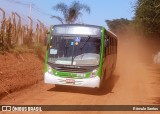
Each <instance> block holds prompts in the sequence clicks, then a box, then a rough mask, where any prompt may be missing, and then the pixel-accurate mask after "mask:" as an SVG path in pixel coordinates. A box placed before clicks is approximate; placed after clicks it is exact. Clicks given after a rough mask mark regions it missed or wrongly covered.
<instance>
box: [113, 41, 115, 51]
mask: <svg viewBox="0 0 160 114" xmlns="http://www.w3.org/2000/svg"><path fill="white" fill-rule="evenodd" d="M113 54H115V39H113Z"/></svg>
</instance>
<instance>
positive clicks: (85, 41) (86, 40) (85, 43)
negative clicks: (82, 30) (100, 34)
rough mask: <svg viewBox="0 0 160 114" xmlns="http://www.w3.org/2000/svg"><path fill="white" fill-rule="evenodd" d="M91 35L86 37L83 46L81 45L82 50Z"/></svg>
mask: <svg viewBox="0 0 160 114" xmlns="http://www.w3.org/2000/svg"><path fill="white" fill-rule="evenodd" d="M90 38H91V37H90V36H88V38H87V39H85V41H84V43H83V44H82V46H81V47H80V50H82V49H83V48H84V46H85V45H86V43H87V42H88V40H89V39H90Z"/></svg>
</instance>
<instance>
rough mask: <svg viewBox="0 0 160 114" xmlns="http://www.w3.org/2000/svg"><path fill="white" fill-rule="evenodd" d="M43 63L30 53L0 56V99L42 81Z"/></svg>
mask: <svg viewBox="0 0 160 114" xmlns="http://www.w3.org/2000/svg"><path fill="white" fill-rule="evenodd" d="M42 77H43V61H41V60H40V59H38V57H37V55H35V54H32V53H26V54H20V55H17V54H10V53H7V54H6V55H0V99H1V98H2V97H3V96H5V95H7V94H9V93H12V92H14V91H17V90H20V89H22V88H26V87H28V86H30V85H33V84H35V83H37V82H38V81H40V80H42Z"/></svg>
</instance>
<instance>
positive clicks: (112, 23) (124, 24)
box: [106, 18, 132, 34]
mask: <svg viewBox="0 0 160 114" xmlns="http://www.w3.org/2000/svg"><path fill="white" fill-rule="evenodd" d="M106 23H107V25H108V27H109V29H110V30H111V31H113V32H114V33H116V34H120V33H121V34H122V33H124V32H126V31H127V30H128V26H129V25H130V24H131V23H132V21H131V20H128V19H124V18H121V19H113V20H106Z"/></svg>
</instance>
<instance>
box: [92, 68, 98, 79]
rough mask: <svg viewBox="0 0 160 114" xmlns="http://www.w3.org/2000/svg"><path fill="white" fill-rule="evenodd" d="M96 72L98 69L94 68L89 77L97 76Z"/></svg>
mask: <svg viewBox="0 0 160 114" xmlns="http://www.w3.org/2000/svg"><path fill="white" fill-rule="evenodd" d="M97 72H98V69H94V70H93V71H92V73H91V75H90V78H93V77H96V76H97Z"/></svg>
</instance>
